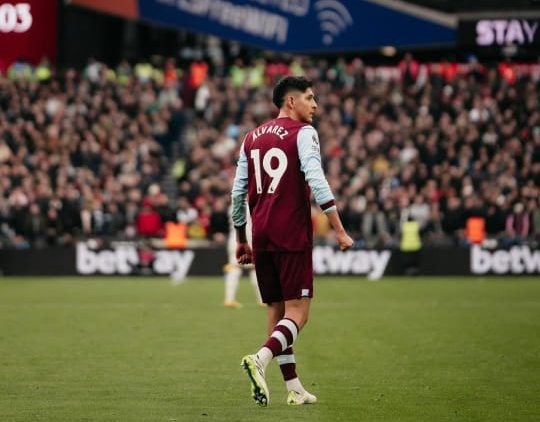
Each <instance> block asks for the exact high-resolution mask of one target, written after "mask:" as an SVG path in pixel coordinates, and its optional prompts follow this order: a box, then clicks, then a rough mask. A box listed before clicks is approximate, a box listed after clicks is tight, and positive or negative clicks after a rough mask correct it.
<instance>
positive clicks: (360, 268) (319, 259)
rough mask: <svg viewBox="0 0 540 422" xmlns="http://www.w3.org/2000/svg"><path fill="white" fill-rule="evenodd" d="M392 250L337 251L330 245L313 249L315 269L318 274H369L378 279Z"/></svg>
mask: <svg viewBox="0 0 540 422" xmlns="http://www.w3.org/2000/svg"><path fill="white" fill-rule="evenodd" d="M391 256H392V253H391V252H390V251H387V250H385V251H346V252H341V251H336V250H334V249H333V248H331V247H330V246H316V247H315V248H314V249H313V270H314V271H315V273H316V274H367V276H368V278H370V279H371V280H378V279H379V278H381V277H382V276H383V274H384V271H385V270H386V266H387V265H388V261H390V257H391Z"/></svg>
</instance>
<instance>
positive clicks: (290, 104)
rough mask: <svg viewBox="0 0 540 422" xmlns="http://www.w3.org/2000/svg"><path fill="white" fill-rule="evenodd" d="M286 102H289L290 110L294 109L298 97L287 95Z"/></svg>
mask: <svg viewBox="0 0 540 422" xmlns="http://www.w3.org/2000/svg"><path fill="white" fill-rule="evenodd" d="M286 102H287V106H288V107H289V108H294V104H295V102H296V96H295V95H294V94H292V93H291V94H289V95H287V97H286Z"/></svg>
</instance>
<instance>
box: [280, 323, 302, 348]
mask: <svg viewBox="0 0 540 422" xmlns="http://www.w3.org/2000/svg"><path fill="white" fill-rule="evenodd" d="M277 325H283V326H284V327H285V328H287V329H288V330H289V331H290V332H291V335H292V343H294V342H295V341H296V337H298V326H297V325H296V323H295V322H294V321H293V320H292V319H289V318H283V319H282V320H281V321H279V322H278V323H277ZM286 347H287V346H285V347H284V349H285V348H286Z"/></svg>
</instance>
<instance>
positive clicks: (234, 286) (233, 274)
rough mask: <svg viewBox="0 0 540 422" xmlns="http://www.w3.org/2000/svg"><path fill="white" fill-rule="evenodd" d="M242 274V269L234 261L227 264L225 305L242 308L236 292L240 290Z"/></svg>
mask: <svg viewBox="0 0 540 422" xmlns="http://www.w3.org/2000/svg"><path fill="white" fill-rule="evenodd" d="M241 276H242V269H241V268H240V267H239V266H238V265H237V264H233V263H229V264H227V265H226V266H225V302H224V305H225V306H227V307H228V308H241V307H242V304H240V303H239V302H238V301H237V300H236V292H237V291H238V284H239V280H240V277H241Z"/></svg>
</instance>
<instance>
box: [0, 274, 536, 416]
mask: <svg viewBox="0 0 540 422" xmlns="http://www.w3.org/2000/svg"><path fill="white" fill-rule="evenodd" d="M315 294H316V298H315V300H314V302H313V305H312V313H311V319H310V322H309V324H308V325H307V327H306V329H305V330H304V331H303V332H302V333H301V335H300V337H299V341H298V343H297V344H296V345H295V350H296V356H297V361H298V371H299V374H300V376H301V379H302V380H303V383H304V385H305V386H306V387H307V388H308V389H309V390H310V391H311V392H313V393H314V394H316V395H317V396H318V398H319V403H317V404H316V405H312V406H300V407H289V406H287V405H286V403H285V398H286V392H285V388H284V385H283V382H282V381H281V378H280V373H279V369H278V367H277V365H276V364H275V363H272V365H271V366H270V368H269V372H268V382H269V386H270V391H271V402H270V405H269V406H268V407H267V408H259V407H257V406H256V405H255V404H254V403H253V402H252V401H251V398H250V393H249V386H248V382H247V379H246V378H245V375H244V374H243V372H242V370H241V367H240V359H241V357H242V356H243V355H244V354H247V353H251V352H254V351H255V350H256V349H257V348H258V347H259V346H260V345H261V344H262V342H263V341H264V340H265V334H264V331H265V311H264V309H262V308H260V307H258V306H256V305H255V304H254V301H253V295H252V292H251V288H250V286H249V284H248V282H247V281H246V280H243V281H242V283H241V289H240V295H239V299H240V300H241V301H242V302H244V304H245V306H244V308H243V309H239V310H231V309H226V308H224V307H223V306H222V295H223V282H222V281H221V279H220V278H217V277H216V278H190V279H188V280H187V282H186V283H184V284H182V285H179V286H171V285H170V284H169V282H168V280H167V279H166V278H159V277H156V278H59V279H53V278H3V279H0V421H2V422H11V421H21V422H22V421H24V422H27V421H53V422H59V421H187V422H191V421H227V422H229V421H230V422H233V421H279V422H286V421H294V422H299V421H310V422H315V421H323V422H326V421H330V422H333V421H347V422H349V421H367V422H372V421H411V422H413V421H414V422H418V421H430V422H432V421H434V422H439V421H489V422H494V421H504V422H508V421H520V422H521V421H538V420H540V279H539V278H521V279H519V278H506V279H503V278H491V279H490V278H484V279H482V278H461V279H455V278H446V279H444V278H443V279H434V278H416V279H398V278H395V279H391V278H386V279H383V280H380V281H378V282H369V281H366V280H365V279H364V278H361V277H359V278H319V279H318V280H317V281H316V293H315Z"/></svg>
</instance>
